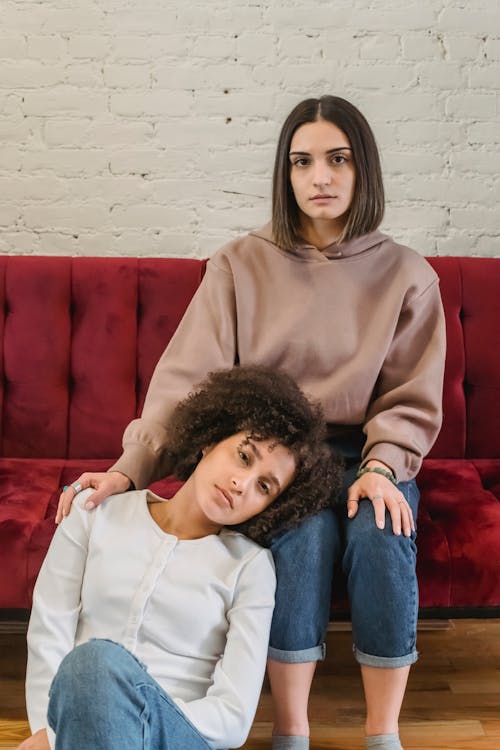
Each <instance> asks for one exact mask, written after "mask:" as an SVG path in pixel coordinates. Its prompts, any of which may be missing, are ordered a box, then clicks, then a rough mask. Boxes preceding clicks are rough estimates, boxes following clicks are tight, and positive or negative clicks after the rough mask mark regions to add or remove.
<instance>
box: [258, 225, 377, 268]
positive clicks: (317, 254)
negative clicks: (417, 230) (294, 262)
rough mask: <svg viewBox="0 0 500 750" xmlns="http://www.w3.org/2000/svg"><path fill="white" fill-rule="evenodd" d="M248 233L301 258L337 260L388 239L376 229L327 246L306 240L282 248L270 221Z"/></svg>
mask: <svg viewBox="0 0 500 750" xmlns="http://www.w3.org/2000/svg"><path fill="white" fill-rule="evenodd" d="M250 234H251V235H252V236H254V237H259V238H260V239H262V240H266V242H269V243H270V244H271V245H274V246H275V247H276V248H278V249H279V250H281V251H282V252H286V253H291V254H292V255H295V256H297V257H298V258H302V259H303V260H318V261H325V260H339V259H341V258H351V257H352V256H354V255H359V254H360V253H364V252H366V251H367V250H371V249H372V248H375V247H377V246H378V245H380V244H381V243H382V242H384V241H385V240H388V239H390V237H388V235H386V234H383V233H382V232H380V231H379V230H378V229H375V230H374V231H373V232H369V233H368V234H363V235H361V237H354V238H353V239H352V240H347V241H346V242H341V243H340V244H337V243H336V242H332V244H331V245H328V247H325V248H323V250H319V249H318V248H317V247H316V246H315V245H310V244H308V243H306V242H304V243H299V244H297V245H295V247H291V248H283V247H280V245H278V244H277V243H276V242H275V241H274V239H273V228H272V224H271V222H269V223H268V224H265V225H264V226H263V227H262V228H261V229H256V230H255V231H253V232H250Z"/></svg>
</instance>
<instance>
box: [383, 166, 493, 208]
mask: <svg viewBox="0 0 500 750" xmlns="http://www.w3.org/2000/svg"><path fill="white" fill-rule="evenodd" d="M386 188H387V197H388V200H393V201H401V200H407V201H421V200H425V201H431V202H433V203H438V204H445V205H447V206H450V205H452V204H458V205H462V206H464V205H468V204H469V203H481V204H482V205H490V206H493V205H494V202H495V200H494V196H493V194H492V191H491V186H490V185H489V184H488V181H487V180H485V179H484V177H475V176H474V177H471V176H467V177H465V176H462V175H460V174H454V175H453V176H452V177H441V176H439V175H432V176H429V175H427V174H412V175H411V177H409V176H408V175H404V176H402V175H399V176H397V177H393V178H391V179H387V180H386Z"/></svg>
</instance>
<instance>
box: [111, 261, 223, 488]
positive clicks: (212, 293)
mask: <svg viewBox="0 0 500 750" xmlns="http://www.w3.org/2000/svg"><path fill="white" fill-rule="evenodd" d="M236 341H237V331H236V302H235V292H234V283H233V277H232V273H231V272H230V270H229V268H227V269H226V268H222V267H220V266H218V265H216V264H215V263H214V261H213V260H211V261H209V262H208V264H207V270H206V273H205V276H204V278H203V281H202V282H201V284H200V286H199V287H198V290H197V291H196V293H195V295H194V297H193V299H192V300H191V303H190V305H189V307H188V309H187V310H186V313H185V315H184V317H183V319H182V320H181V322H180V324H179V327H178V328H177V331H176V332H175V334H174V336H173V338H172V339H171V341H170V343H169V345H168V346H167V348H166V349H165V351H164V353H163V355H162V356H161V358H160V360H159V362H158V364H157V366H156V369H155V371H154V373H153V377H152V378H151V383H150V385H149V389H148V392H147V396H146V400H145V403H144V409H143V411H142V415H141V417H140V418H139V419H135V420H133V421H132V422H131V423H130V424H129V425H128V427H127V428H126V430H125V433H124V436H123V453H122V456H121V457H120V458H119V459H118V461H117V462H116V463H115V464H114V465H113V466H112V467H111V469H110V471H121V472H122V473H123V474H125V475H126V476H127V477H129V479H131V480H132V481H133V483H134V485H135V487H136V489H143V488H145V487H147V486H148V485H149V484H150V483H151V482H153V481H155V480H156V479H161V478H162V477H164V476H166V475H167V474H169V473H170V467H169V457H168V455H166V453H165V450H164V446H165V442H166V437H167V428H166V425H167V423H168V420H169V417H170V414H171V413H172V411H173V409H174V408H175V406H176V405H177V404H178V402H179V401H180V400H181V399H183V398H185V396H186V395H187V394H188V393H189V391H190V390H192V388H193V386H195V385H197V384H198V383H199V382H200V381H201V380H202V379H203V378H204V377H205V376H206V375H207V373H208V372H210V371H211V370H216V369H222V368H225V367H233V365H234V364H235V362H236V359H237V343H236Z"/></svg>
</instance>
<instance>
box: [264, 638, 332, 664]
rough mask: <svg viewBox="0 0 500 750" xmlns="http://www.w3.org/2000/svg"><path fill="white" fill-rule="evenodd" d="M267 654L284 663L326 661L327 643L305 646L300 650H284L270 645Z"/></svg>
mask: <svg viewBox="0 0 500 750" xmlns="http://www.w3.org/2000/svg"><path fill="white" fill-rule="evenodd" d="M267 655H268V657H269V659H272V660H273V661H280V662H282V663H283V664H305V663H307V662H311V661H324V659H325V656H326V643H320V644H319V646H313V647H312V648H303V649H300V651H282V650H281V649H280V648H273V647H272V646H269V648H268V651H267Z"/></svg>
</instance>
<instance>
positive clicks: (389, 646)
mask: <svg viewBox="0 0 500 750" xmlns="http://www.w3.org/2000/svg"><path fill="white" fill-rule="evenodd" d="M399 489H400V490H401V491H402V492H403V494H404V495H405V497H406V499H407V500H408V502H409V504H410V506H411V508H412V511H413V514H414V517H415V518H416V515H417V508H418V490H417V487H416V484H415V482H403V483H401V484H400V485H399ZM345 529H346V551H345V555H344V560H343V565H344V570H345V572H346V574H347V576H348V585H349V596H350V599H351V612H352V623H353V638H354V652H355V656H356V658H357V660H358V661H359V663H360V664H361V671H362V677H363V685H364V688H365V696H366V702H367V721H366V734H367V735H368V736H372V735H386V734H387V735H389V734H397V731H398V718H399V713H400V710H401V704H402V701H403V697H404V693H405V689H406V683H407V680H408V674H409V670H410V665H411V664H413V662H415V661H416V659H417V651H416V648H415V646H416V628H417V616H418V588H417V579H416V573H415V565H416V546H415V539H414V538H407V537H404V536H399V537H398V536H395V535H394V534H393V533H392V528H391V524H390V519H389V516H388V517H387V521H386V527H385V529H384V530H380V529H378V528H377V527H376V526H375V523H374V515H373V507H372V504H371V503H370V501H368V500H363V501H361V503H360V506H359V510H358V514H357V515H356V516H355V518H353V519H352V520H348V521H346V522H345ZM395 747H398V745H395Z"/></svg>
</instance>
